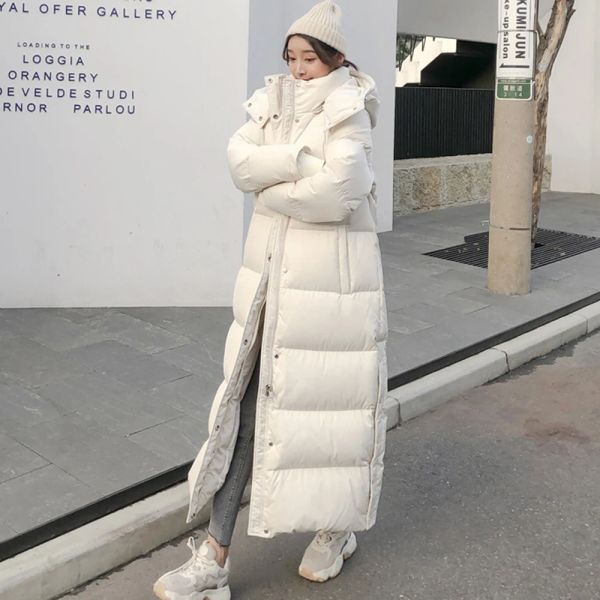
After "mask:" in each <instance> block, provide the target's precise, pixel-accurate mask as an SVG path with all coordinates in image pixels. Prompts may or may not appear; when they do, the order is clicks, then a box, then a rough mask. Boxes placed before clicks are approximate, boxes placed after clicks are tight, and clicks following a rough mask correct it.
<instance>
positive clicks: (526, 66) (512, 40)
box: [496, 0, 536, 100]
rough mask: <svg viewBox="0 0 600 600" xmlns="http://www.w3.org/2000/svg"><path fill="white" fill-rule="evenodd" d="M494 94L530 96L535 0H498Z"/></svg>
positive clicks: (530, 97) (501, 96)
mask: <svg viewBox="0 0 600 600" xmlns="http://www.w3.org/2000/svg"><path fill="white" fill-rule="evenodd" d="M498 24H499V29H498V52H497V58H496V97H497V98H499V99H502V100H504V99H511V100H531V99H532V98H533V78H534V75H535V48H536V34H535V31H534V29H535V0H500V3H499V15H498Z"/></svg>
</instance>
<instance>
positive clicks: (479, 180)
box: [394, 154, 552, 216]
mask: <svg viewBox="0 0 600 600" xmlns="http://www.w3.org/2000/svg"><path fill="white" fill-rule="evenodd" d="M551 173H552V158H551V157H550V156H547V157H546V167H545V175H544V186H543V190H544V191H548V190H549V189H550V178H551ZM491 174H492V155H491V154H473V155H468V156H442V157H439V158H413V159H409V160H397V161H394V216H398V215H406V214H410V213H414V212H425V211H428V210H432V209H435V208H444V207H446V206H457V205H463V204H479V203H484V202H489V199H490V184H491Z"/></svg>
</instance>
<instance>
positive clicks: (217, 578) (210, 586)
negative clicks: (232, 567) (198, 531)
mask: <svg viewBox="0 0 600 600" xmlns="http://www.w3.org/2000/svg"><path fill="white" fill-rule="evenodd" d="M187 545H188V547H189V548H190V550H191V551H192V557H191V558H190V559H189V560H188V561H187V562H186V563H184V564H183V565H181V566H180V567H177V569H173V570H172V571H169V572H168V573H165V574H164V575H162V576H161V577H160V578H159V579H158V580H157V581H156V583H155V584H154V593H155V594H156V596H158V597H159V598H160V599H161V600H230V598H231V591H230V590H229V585H227V578H228V576H229V557H227V560H226V561H225V566H224V567H220V566H219V565H218V563H217V561H216V560H215V558H216V555H217V553H216V551H215V549H214V548H213V547H212V546H211V545H210V544H209V542H208V540H204V542H202V544H201V545H200V548H198V549H196V544H195V542H194V538H193V537H191V538H189V539H188V541H187Z"/></svg>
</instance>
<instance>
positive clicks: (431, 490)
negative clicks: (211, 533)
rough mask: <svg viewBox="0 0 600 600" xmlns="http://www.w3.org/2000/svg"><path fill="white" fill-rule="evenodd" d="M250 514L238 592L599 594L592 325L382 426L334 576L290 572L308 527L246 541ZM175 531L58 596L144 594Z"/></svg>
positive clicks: (241, 545) (597, 365)
mask: <svg viewBox="0 0 600 600" xmlns="http://www.w3.org/2000/svg"><path fill="white" fill-rule="evenodd" d="M247 512H248V511H247V507H246V508H244V509H243V510H242V512H241V514H240V519H239V521H238V527H237V531H236V535H235V538H234V543H233V546H232V555H231V562H232V566H233V571H232V575H231V579H230V584H231V588H232V592H233V597H234V599H236V598H237V599H240V600H259V599H260V600H283V599H288V598H289V599H293V600H313V599H315V600H316V599H319V600H329V599H336V600H337V599H339V598H344V599H349V600H352V599H357V600H358V599H361V600H362V599H365V600H371V599H402V600H484V599H485V600H538V599H539V600H599V599H600V565H599V564H598V563H599V559H600V333H597V334H594V335H592V336H590V337H588V338H585V339H583V340H581V341H580V342H578V343H574V344H570V345H568V346H565V347H563V348H562V349H560V350H557V351H555V352H553V353H552V354H550V355H548V356H546V357H544V358H542V359H539V360H537V361H534V362H532V363H530V364H528V365H525V366H524V367H522V368H521V369H519V370H517V371H515V372H514V373H512V374H509V375H506V376H504V377H502V378H500V379H498V380H496V381H495V382H492V383H489V384H487V385H484V386H482V387H480V388H477V389H475V390H472V391H470V392H468V393H465V394H463V395H461V396H459V397H457V398H455V399H454V400H452V401H451V402H449V403H447V404H446V405H444V406H443V407H441V408H439V409H438V410H436V411H434V412H432V413H429V414H427V415H424V416H422V417H420V418H418V419H415V420H414V421H409V422H407V423H405V424H403V425H402V426H401V427H399V428H398V429H396V430H393V431H391V432H390V433H389V434H388V442H387V449H386V471H385V479H384V488H383V496H382V500H381V503H380V508H379V515H378V520H377V524H376V525H375V527H373V528H372V529H371V530H370V531H368V532H365V533H361V534H359V536H358V542H359V548H358V551H357V552H356V554H355V555H354V556H353V557H352V558H351V559H350V560H349V561H348V562H347V563H346V565H345V567H344V570H343V571H342V573H341V575H340V576H339V577H337V578H336V579H334V580H332V581H330V582H328V583H326V584H313V583H310V582H307V581H304V580H303V579H301V578H300V577H299V576H297V574H296V569H297V564H298V561H299V559H300V557H301V555H302V552H303V549H304V546H305V545H306V544H307V543H308V541H309V540H310V537H311V536H310V535H306V534H302V535H300V534H297V535H293V536H291V535H285V536H279V537H276V538H274V539H273V540H260V539H255V538H249V537H248V536H247V535H246V533H245V529H246V523H247ZM199 535H200V536H202V535H203V534H202V532H199ZM185 540H186V538H185V537H184V538H180V539H179V540H175V541H173V542H172V543H170V544H167V545H165V546H163V547H162V548H160V549H158V550H155V551H154V552H152V553H151V554H149V555H147V556H144V557H142V558H139V559H138V560H136V561H134V562H132V563H130V564H129V565H127V566H125V567H124V568H121V569H119V570H117V571H115V572H114V573H111V574H109V575H107V576H104V577H102V578H100V579H98V580H96V581H94V582H92V583H91V584H89V585H87V586H86V587H84V588H81V589H79V590H76V591H75V592H73V593H71V594H68V595H67V596H64V599H65V600H74V599H77V600H106V599H107V598H124V599H125V598H126V599H127V600H148V599H151V598H153V595H152V591H151V587H152V582H153V581H154V579H155V578H156V577H157V576H158V575H159V574H161V573H163V572H164V571H166V570H168V569H171V568H174V567H175V566H177V565H179V564H181V563H182V562H183V561H184V560H186V559H187V558H188V555H189V550H188V549H187V547H186V546H185Z"/></svg>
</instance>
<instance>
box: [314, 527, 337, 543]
mask: <svg viewBox="0 0 600 600" xmlns="http://www.w3.org/2000/svg"><path fill="white" fill-rule="evenodd" d="M332 540H333V536H332V535H331V534H330V533H329V532H327V531H319V533H317V538H316V540H315V543H316V545H317V546H327V545H328V544H330V543H331V541H332Z"/></svg>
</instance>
